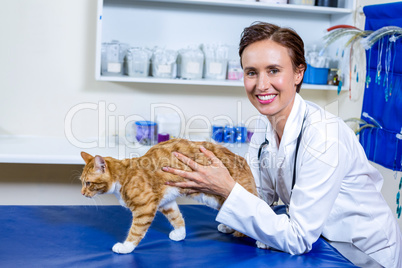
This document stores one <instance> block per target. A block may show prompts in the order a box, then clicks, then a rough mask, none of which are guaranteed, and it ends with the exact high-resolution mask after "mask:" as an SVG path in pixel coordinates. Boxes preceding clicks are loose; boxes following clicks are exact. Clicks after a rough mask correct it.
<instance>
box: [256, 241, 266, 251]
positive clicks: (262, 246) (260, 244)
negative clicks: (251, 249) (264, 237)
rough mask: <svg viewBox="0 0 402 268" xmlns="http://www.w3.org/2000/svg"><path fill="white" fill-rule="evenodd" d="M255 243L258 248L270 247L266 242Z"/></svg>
mask: <svg viewBox="0 0 402 268" xmlns="http://www.w3.org/2000/svg"><path fill="white" fill-rule="evenodd" d="M255 244H256V245H257V248H261V249H269V246H268V245H265V244H264V243H261V242H260V241H257V242H255Z"/></svg>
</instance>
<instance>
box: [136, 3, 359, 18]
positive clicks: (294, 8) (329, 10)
mask: <svg viewBox="0 0 402 268" xmlns="http://www.w3.org/2000/svg"><path fill="white" fill-rule="evenodd" d="M138 2H156V3H174V4H176V3H177V4H189V5H205V6H223V7H234V8H247V9H267V10H280V11H288V12H302V13H319V14H328V15H335V14H349V13H352V9H349V8H337V7H321V6H309V5H294V4H269V3H264V2H249V1H239V0H238V1H227V0H214V1H211V0H139V1H138Z"/></svg>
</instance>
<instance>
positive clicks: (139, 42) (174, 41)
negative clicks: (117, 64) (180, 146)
mask: <svg viewBox="0 0 402 268" xmlns="http://www.w3.org/2000/svg"><path fill="white" fill-rule="evenodd" d="M354 9H355V1H346V0H344V1H339V7H338V8H331V7H317V6H304V5H291V4H287V5H278V4H267V3H263V2H249V1H230V0H228V1H224V0H216V1H207V0H184V1H179V0H146V1H145V0H144V1H143V0H140V1H138V0H137V1H134V0H98V21H97V43H96V70H95V71H96V79H97V80H100V81H122V82H138V83H162V84H184V85H186V84H192V85H205V86H230V87H231V86H234V87H241V86H242V85H243V83H242V81H236V80H206V79H198V80H182V79H169V78H155V77H141V78H139V77H131V76H127V75H117V76H113V75H112V76H110V75H108V76H105V75H102V74H101V44H102V43H103V42H110V41H111V40H118V41H120V42H122V43H126V44H129V45H130V46H135V47H149V48H152V47H155V46H159V47H164V48H167V49H173V50H179V49H183V48H186V47H188V46H198V45H200V44H218V43H219V44H226V45H230V46H233V47H237V46H238V42H239V39H240V34H241V32H242V30H243V29H244V28H245V27H247V26H249V25H250V24H251V23H253V22H255V21H266V22H271V23H275V24H278V25H281V26H286V27H291V28H293V29H295V30H296V31H297V32H298V33H299V34H300V36H301V37H302V38H303V40H304V41H305V45H306V46H307V47H308V46H311V45H313V44H320V43H322V41H321V37H322V36H323V34H324V33H325V31H326V29H327V28H329V27H330V26H333V25H336V24H341V23H342V24H353V18H352V13H353V10H354ZM303 88H307V89H320V90H336V89H337V87H336V86H327V85H309V84H304V85H303Z"/></svg>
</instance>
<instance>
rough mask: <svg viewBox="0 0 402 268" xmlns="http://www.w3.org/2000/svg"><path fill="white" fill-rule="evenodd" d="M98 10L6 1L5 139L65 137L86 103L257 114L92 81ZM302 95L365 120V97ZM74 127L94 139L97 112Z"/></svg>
mask: <svg viewBox="0 0 402 268" xmlns="http://www.w3.org/2000/svg"><path fill="white" fill-rule="evenodd" d="M358 2H359V3H360V2H362V3H364V4H367V3H371V2H373V3H378V2H389V1H367V0H365V1H358ZM96 10H97V1H96V0H57V1H54V0H3V1H2V7H1V9H0V23H1V25H2V26H1V27H0V36H1V42H0V59H1V60H2V64H1V65H0V73H1V79H0V90H1V98H0V135H2V134H12V135H41V136H58V137H63V136H64V120H65V116H66V114H67V113H68V111H69V110H70V109H71V108H72V107H74V106H75V105H77V104H80V103H84V102H90V103H98V102H100V101H106V103H107V104H110V103H113V104H115V105H116V107H117V109H116V111H114V112H109V111H108V113H109V114H110V115H115V116H117V115H122V116H129V115H133V114H136V115H139V116H141V117H143V118H145V119H148V118H149V116H150V114H151V110H150V107H151V104H155V103H169V104H173V105H175V106H177V107H179V108H180V109H181V110H182V111H183V113H184V114H185V115H186V117H187V118H190V117H192V116H196V115H200V116H205V117H207V118H208V119H210V120H211V119H212V118H213V117H215V116H218V115H227V116H229V117H230V118H232V120H233V121H234V122H235V123H237V122H238V114H239V113H240V115H241V119H242V120H247V119H248V118H250V117H251V116H253V115H255V114H256V111H255V110H254V108H253V107H252V106H251V104H249V101H248V99H247V97H246V95H245V93H244V91H243V89H241V88H228V87H217V88H215V87H202V86H185V85H161V84H138V83H122V82H118V83H117V82H98V81H95V78H94V77H95V74H94V70H95V33H96V19H97V18H96V17H97V14H96ZM240 31H241V29H239V33H240ZM302 96H303V97H304V98H305V99H308V100H311V101H314V102H317V103H318V104H320V105H321V106H329V107H330V110H331V111H333V112H334V113H338V114H339V115H340V116H341V117H342V118H343V119H346V118H350V117H360V112H361V104H362V98H361V95H360V96H359V97H357V98H356V99H357V101H351V100H349V97H348V93H347V92H345V93H342V94H341V95H340V96H338V95H337V94H336V93H335V92H326V91H311V90H310V91H309V90H306V91H303V92H302ZM238 103H240V104H241V107H242V108H241V110H239V108H238ZM196 125H197V124H195V125H194V126H196ZM73 127H74V134H76V135H77V136H82V137H92V136H97V135H98V133H97V130H98V123H97V112H96V111H90V110H87V111H85V112H82V113H81V114H80V115H79V116H76V117H74V120H73ZM100 134H101V135H104V134H108V133H100ZM109 134H113V133H109ZM379 169H380V170H381V172H382V173H383V174H384V177H385V187H384V195H385V197H386V198H387V201H388V202H389V204H390V206H391V208H392V209H393V210H395V200H394V197H395V194H396V191H395V190H396V187H395V180H394V179H393V173H392V172H390V171H388V170H385V169H383V168H381V167H379ZM400 175H401V174H398V176H399V177H400ZM399 222H400V223H401V220H400V221H399Z"/></svg>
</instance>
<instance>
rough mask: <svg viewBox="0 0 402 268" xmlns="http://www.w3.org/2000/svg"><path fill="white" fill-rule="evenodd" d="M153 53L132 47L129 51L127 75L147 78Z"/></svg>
mask: <svg viewBox="0 0 402 268" xmlns="http://www.w3.org/2000/svg"><path fill="white" fill-rule="evenodd" d="M151 56H152V52H151V51H150V50H149V49H146V48H141V47H132V48H130V49H129V50H128V51H127V55H126V65H127V75H129V76H132V77H147V76H148V75H149V64H150V59H151Z"/></svg>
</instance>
